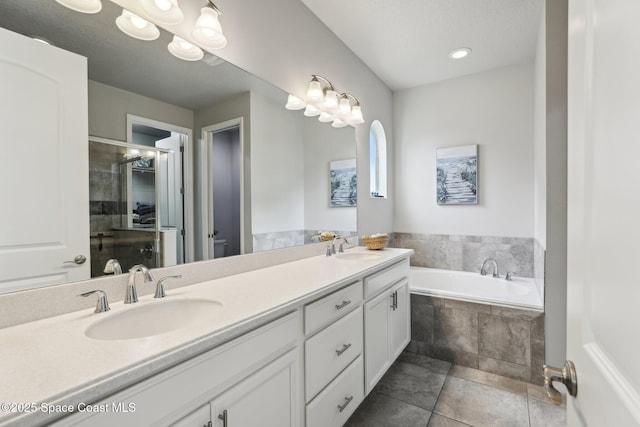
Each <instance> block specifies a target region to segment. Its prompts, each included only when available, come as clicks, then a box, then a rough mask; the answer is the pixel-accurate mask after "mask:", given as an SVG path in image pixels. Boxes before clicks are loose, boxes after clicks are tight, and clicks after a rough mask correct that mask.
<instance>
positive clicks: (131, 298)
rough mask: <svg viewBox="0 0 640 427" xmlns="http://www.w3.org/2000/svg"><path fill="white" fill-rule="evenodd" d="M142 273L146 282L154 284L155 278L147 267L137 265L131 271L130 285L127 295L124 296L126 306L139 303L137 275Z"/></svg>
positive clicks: (128, 285)
mask: <svg viewBox="0 0 640 427" xmlns="http://www.w3.org/2000/svg"><path fill="white" fill-rule="evenodd" d="M138 272H141V273H142V277H143V278H144V282H145V283H147V282H153V276H152V275H151V272H150V271H149V269H148V268H147V267H145V266H144V265H142V264H136V265H134V266H133V267H131V268H130V269H129V283H128V284H127V293H126V295H125V296H124V303H125V304H133V303H134V302H138V292H137V291H136V275H137V273H138Z"/></svg>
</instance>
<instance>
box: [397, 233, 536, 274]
mask: <svg viewBox="0 0 640 427" xmlns="http://www.w3.org/2000/svg"><path fill="white" fill-rule="evenodd" d="M393 237H394V238H393V247H396V248H406V249H413V250H414V251H415V254H414V255H413V256H412V257H411V265H414V266H418V267H431V268H441V269H444V270H456V271H472V272H478V271H480V266H481V265H482V262H483V261H484V260H485V259H486V258H495V259H496V260H497V262H498V270H499V271H500V274H501V275H504V274H506V273H507V272H508V271H511V272H514V273H515V275H516V276H521V277H534V239H533V238H523V237H500V236H464V235H453V234H417V233H398V232H396V233H394V236H393ZM538 274H540V273H539V272H538Z"/></svg>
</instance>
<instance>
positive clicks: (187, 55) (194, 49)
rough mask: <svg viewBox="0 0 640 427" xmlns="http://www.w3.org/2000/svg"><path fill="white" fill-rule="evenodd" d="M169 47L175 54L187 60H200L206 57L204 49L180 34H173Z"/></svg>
mask: <svg viewBox="0 0 640 427" xmlns="http://www.w3.org/2000/svg"><path fill="white" fill-rule="evenodd" d="M167 49H169V52H171V54H172V55H173V56H175V57H176V58H180V59H182V60H185V61H199V60H201V59H202V58H203V57H204V52H203V51H202V49H200V48H199V47H198V46H196V45H194V44H193V43H189V42H188V41H186V40H184V39H181V38H180V37H178V36H173V40H172V41H171V43H169V45H168V46H167Z"/></svg>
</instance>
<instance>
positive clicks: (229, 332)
mask: <svg viewBox="0 0 640 427" xmlns="http://www.w3.org/2000/svg"><path fill="white" fill-rule="evenodd" d="M349 252H367V251H366V249H364V248H361V247H358V248H354V249H351V250H349V251H348V252H347V253H349ZM375 253H376V254H380V255H381V257H380V258H379V259H376V260H369V261H363V260H359V261H349V260H340V259H337V258H336V257H335V256H334V257H325V256H324V255H323V256H314V257H311V258H305V259H303V260H299V261H294V262H289V263H285V264H280V265H277V266H273V267H268V268H264V269H260V270H254V271H250V272H246V273H242V274H237V275H233V276H229V277H225V278H221V279H216V280H211V281H206V282H202V283H198V284H195V285H191V286H185V287H181V288H177V289H172V288H171V283H170V282H169V283H167V286H168V289H167V297H166V298H165V299H164V300H169V299H181V298H208V299H213V300H216V301H219V302H221V303H222V304H223V308H222V309H221V310H220V311H219V312H217V314H216V317H215V319H213V320H209V321H208V322H206V323H201V324H196V325H192V326H190V327H189V328H188V329H177V330H174V331H170V332H166V333H163V334H160V335H155V336H151V337H145V338H139V339H130V340H113V341H102V340H94V339H90V338H88V337H86V336H85V334H84V331H85V330H86V328H87V327H88V326H89V325H91V324H92V323H93V322H95V321H96V320H99V319H101V318H103V317H105V316H111V315H113V314H116V313H118V312H121V311H125V310H128V309H131V308H132V307H140V306H142V305H143V304H154V303H157V300H154V298H153V297H152V296H151V295H148V296H145V297H142V298H140V302H139V303H138V304H136V305H134V306H129V305H125V304H123V303H122V302H121V301H110V305H111V311H109V312H107V313H100V314H96V313H93V311H92V310H82V311H77V312H73V313H68V314H64V315H61V316H56V317H51V318H47V319H43V320H39V321H35V322H30V323H25V324H22V325H18V326H13V327H9V328H5V329H0V343H1V344H0V345H1V347H0V384H1V385H0V403H2V404H6V403H10V404H11V403H14V404H32V403H34V404H35V406H37V407H38V408H40V406H41V404H42V403H43V402H44V403H47V404H55V405H64V404H68V405H74V406H75V405H77V404H78V403H81V402H83V403H91V402H95V401H97V400H99V399H101V398H104V397H106V396H108V395H110V394H113V393H114V392H116V391H118V390H121V389H123V388H125V387H128V386H130V385H132V384H135V383H137V382H139V381H141V380H143V379H144V378H147V377H149V376H150V375H153V374H155V373H158V372H160V371H162V370H164V369H167V368H168V367H171V366H174V365H176V364H178V363H181V362H184V361H185V360H187V359H189V358H191V357H194V356H196V355H198V354H201V353H203V352H205V351H207V350H209V349H211V348H214V347H216V346H218V345H220V344H222V343H224V342H226V341H228V340H229V339H232V338H234V337H236V336H238V335H240V334H243V333H245V332H247V331H249V330H252V329H255V328H256V327H258V326H260V325H262V324H264V323H266V322H268V321H270V320H272V319H275V318H277V317H279V316H281V315H283V314H285V313H288V312H290V311H292V310H295V309H296V308H298V307H300V306H302V305H303V304H306V303H308V302H310V301H313V300H315V299H317V298H319V297H321V296H323V295H325V294H328V293H329V292H331V291H333V290H334V289H337V288H338V287H341V286H343V285H345V284H348V283H349V282H350V281H352V280H353V279H354V278H356V277H361V276H363V275H366V274H368V273H369V272H371V271H373V270H377V269H379V268H381V267H384V266H386V265H390V264H392V263H394V262H396V261H399V260H401V259H403V258H405V257H408V256H409V255H410V254H411V253H413V252H412V251H411V250H406V249H390V248H387V249H384V250H381V251H375ZM185 315H188V313H185ZM61 415H63V414H60V413H53V414H45V413H42V412H40V411H37V412H35V413H28V412H27V413H24V412H23V413H17V412H6V411H3V410H2V408H0V426H5V425H16V426H19V425H25V426H27V425H28V426H34V425H40V424H45V423H47V422H51V421H52V420H54V419H58V418H60V417H61Z"/></svg>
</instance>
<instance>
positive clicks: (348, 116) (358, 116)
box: [285, 74, 364, 127]
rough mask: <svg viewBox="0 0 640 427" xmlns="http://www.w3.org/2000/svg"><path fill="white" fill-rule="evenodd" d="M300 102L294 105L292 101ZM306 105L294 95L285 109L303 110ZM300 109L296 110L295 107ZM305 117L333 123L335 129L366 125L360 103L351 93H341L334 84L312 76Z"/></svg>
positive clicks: (308, 88) (288, 100)
mask: <svg viewBox="0 0 640 427" xmlns="http://www.w3.org/2000/svg"><path fill="white" fill-rule="evenodd" d="M293 98H295V99H296V100H298V102H297V103H293V102H292V99H293ZM304 105H305V103H304V102H303V101H302V100H300V98H297V97H295V96H293V95H289V97H288V98H287V105H286V106H285V108H287V109H289V110H297V109H302V108H303V107H304ZM296 106H297V107H298V108H294V107H296ZM304 115H305V116H307V117H315V116H320V117H318V120H319V121H321V122H323V123H329V122H331V126H333V127H345V126H347V125H351V126H355V125H359V124H361V123H364V117H363V115H362V107H361V106H360V101H358V99H357V98H356V97H355V96H353V95H351V94H350V93H346V92H345V93H339V92H338V91H337V90H336V89H335V87H334V86H333V84H332V83H331V82H330V81H329V80H327V79H325V78H324V77H322V76H319V75H316V74H314V75H312V76H311V81H310V82H309V86H308V87H307V92H306V108H305V110H304Z"/></svg>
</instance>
